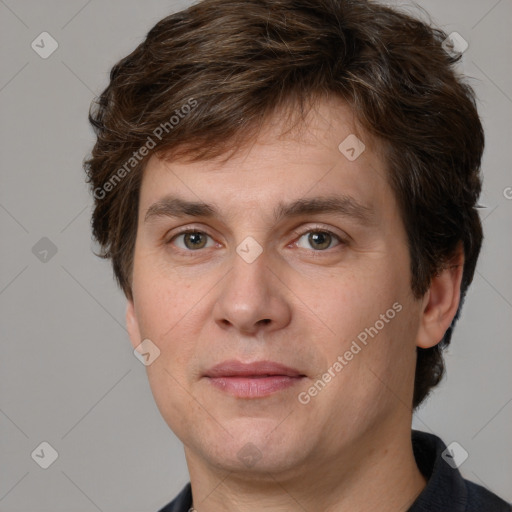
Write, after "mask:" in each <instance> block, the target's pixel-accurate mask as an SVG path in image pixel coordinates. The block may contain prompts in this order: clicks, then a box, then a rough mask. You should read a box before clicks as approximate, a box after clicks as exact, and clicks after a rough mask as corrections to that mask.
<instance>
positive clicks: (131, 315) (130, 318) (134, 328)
mask: <svg viewBox="0 0 512 512" xmlns="http://www.w3.org/2000/svg"><path fill="white" fill-rule="evenodd" d="M126 329H127V330H128V335H129V336H130V340H131V343H132V345H133V348H134V349H135V348H136V347H137V346H139V345H140V342H141V339H140V329H139V321H138V320H137V316H136V314H135V306H134V304H133V300H131V299H128V302H127V304H126Z"/></svg>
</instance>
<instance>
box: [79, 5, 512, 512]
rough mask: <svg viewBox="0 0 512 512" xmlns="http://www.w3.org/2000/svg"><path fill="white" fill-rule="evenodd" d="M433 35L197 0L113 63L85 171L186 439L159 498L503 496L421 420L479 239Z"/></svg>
mask: <svg viewBox="0 0 512 512" xmlns="http://www.w3.org/2000/svg"><path fill="white" fill-rule="evenodd" d="M445 39H446V34H443V33H442V32H441V31H439V30H436V29H432V28H429V27H428V26H427V25H425V24H423V23H422V22H420V21H417V20H415V19H413V18H411V17H409V16H407V15H404V14H401V13H399V12H397V11H394V10H392V9H390V8H388V7H385V6H382V5H379V4H377V3H375V2H366V1H358V2H354V1H348V0H345V1H340V0H301V1H297V0H278V1H266V0H247V1H238V0H205V1H203V2H200V3H198V4H197V5H194V6H192V7H190V8H189V9H187V10H185V11H182V12H179V13H176V14H174V15H172V16H169V17H167V18H165V19H163V20H162V21H160V22H159V23H157V25H156V26H155V27H154V28H153V29H152V30H151V31H150V32H149V34H148V36H147V38H146V40H145V41H144V42H143V43H142V44H141V45H140V46H139V47H138V48H137V49H136V50H135V51H134V52H133V53H132V54H130V55H129V56H127V57H126V58H124V59H122V60H121V61H120V62H119V63H118V64H116V65H115V66H114V68H113V69H112V72H111V81H110V84H109V85H108V87H107V88H106V90H105V91H104V92H103V94H102V95H101V97H100V98H99V101H98V102H97V104H96V106H95V107H94V108H93V109H92V110H91V113H90V121H91V123H92V125H93V127H94V128H95V130H96V134H97V142H96V145H95V147H94V149H93V151H92V155H91V157H90V158H89V159H88V160H87V162H86V170H87V173H88V177H89V181H90V183H91V188H92V191H93V194H94V197H95V211H94V214H93V231H94V235H95V237H96V239H97V240H98V241H99V242H100V244H101V245H102V247H103V251H104V252H103V256H104V257H109V258H111V259H112V262H113V266H114V271H115V275H116V277H117V279H118V282H119V284H120V286H121V287H122V289H123V291H124V293H125V294H126V297H127V299H128V307H127V326H128V331H129V334H130V338H131V341H132V344H133V347H134V349H135V350H137V351H138V352H139V353H140V354H141V357H143V358H144V361H145V364H146V365H147V374H148V378H149V382H150V386H151V389H152V392H153V395H154V398H155V401H156V403H157V406H158V408H159V410H160V412H161V414H162V416H163V418H164V419H165V421H166V422H167V423H168V425H169V427H170V428H171V429H172V430H173V431H174V432H175V434H176V435H177V436H178V437H179V438H180V439H181V441H182V442H183V443H184V446H185V455H186V459H187V464H188V469H189V473H190V482H191V483H190V484H189V485H187V486H186V487H185V489H184V490H183V492H182V493H181V494H180V495H179V496H178V497H177V498H176V499H175V500H174V501H173V502H172V503H170V504H169V505H167V506H166V507H164V508H163V509H162V511H165V512H169V511H175V512H176V511H186V510H189V509H193V510H197V511H198V512H218V511H229V512H231V511H247V512H249V511H260V510H275V511H285V510H286V511H288V510H294V511H295V510H297V511H301V510H304V511H327V512H346V511H361V512H367V511H374V510H379V511H381V512H391V511H407V510H408V511H411V512H412V511H414V512H420V511H436V512H444V511H450V512H459V511H460V512H462V511H466V512H470V511H483V510H485V511H497V512H499V511H505V510H510V507H509V505H508V504H507V503H505V502H504V501H503V500H501V499H500V498H498V497H497V496H495V495H494V494H492V493H490V492H489V491H488V490H486V489H484V488H482V487H480V486H478V485H476V484H474V483H471V482H469V481H466V480H464V479H463V478H462V477H461V475H460V473H459V471H458V469H457V468H456V466H457V465H456V464H450V463H449V462H450V461H449V457H450V456H452V457H453V454H450V452H446V446H445V445H444V444H443V442H442V441H441V440H440V439H439V438H437V437H436V436H433V435H430V434H426V433H421V432H416V431H413V432H411V418H412V412H413V409H414V408H416V407H417V406H418V405H419V404H420V403H421V402H422V401H423V400H424V399H425V398H426V396H427V395H428V393H429V391H430V390H431V389H432V388H433V387H434V386H435V385H436V384H437V383H438V382H439V380H440V379H441V376H442V374H443V361H442V355H441V349H442V348H443V347H445V346H446V345H448V344H449V342H450V339H451V334H452V329H453V327H454V324H455V321H456V320H457V318H458V315H459V312H460V309H461V306H462V302H463V299H464V296H465V293H466V290H467V288H468V286H469V284H470V283H471V281H472V278H473V273H474V270H475V265H476V261H477V258H478V254H479V251H480V246H481V242H482V229H481V224H480V220H479V216H478V213H477V211H476V204H477V199H478V196H479V193H480V188H481V181H480V175H479V169H480V160H481V155H482V151H483V146H484V137H483V132H482V126H481V123H480V120H479V117H478V114H477V111H476V108H475V102H474V97H473V93H472V91H471V89H470V88H469V87H468V86H467V85H465V84H464V82H463V81H462V79H460V78H459V77H458V76H457V75H456V73H455V72H454V70H453V65H454V63H455V62H456V60H457V57H456V56H454V55H453V54H452V53H448V52H447V51H445V49H444V48H445V47H446V44H444V45H443V42H444V41H445ZM447 459H448V462H447V461H446V460H447Z"/></svg>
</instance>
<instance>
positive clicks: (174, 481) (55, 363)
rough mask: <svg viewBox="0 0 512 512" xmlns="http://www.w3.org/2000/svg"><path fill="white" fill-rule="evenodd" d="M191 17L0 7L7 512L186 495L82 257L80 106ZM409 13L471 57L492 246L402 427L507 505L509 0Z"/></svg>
mask: <svg viewBox="0 0 512 512" xmlns="http://www.w3.org/2000/svg"><path fill="white" fill-rule="evenodd" d="M388 3H390V2H388ZM189 4H190V2H188V1H187V2H185V1H183V2H181V3H180V2H177V1H163V0H150V1H144V2H140V1H139V2H136V1H133V0H130V1H127V0H125V1H121V0H109V1H103V2H100V1H98V0H90V1H86V0H72V1H66V2H64V1H56V0H53V1H50V0H41V1H36V0H18V1H14V0H0V39H1V45H0V55H1V59H2V60H1V62H2V73H1V77H0V109H1V117H0V130H1V133H0V140H1V164H2V167H1V169H2V170H1V179H2V183H1V188H0V229H1V244H0V258H1V262H2V263H1V269H0V312H1V319H2V324H1V325H2V327H1V357H0V366H1V367H0V432H1V438H0V439H1V444H0V511H2V512H42V511H48V512H50V511H51V512H75V511H76V512H78V511H84V512H86V511H87V512H88V511H97V510H100V511H104V512H107V511H112V512H114V511H115V512H117V511H123V512H132V511H133V512H140V511H156V510H157V509H158V508H159V507H161V506H162V505H163V504H165V503H167V501H169V500H170V499H171V498H172V497H173V496H174V495H175V494H176V493H177V492H178V491H179V490H180V489H181V488H182V486H183V485H184V484H185V483H186V482H187V481H188V475H187V470H186V465H185V459H184V456H183V449H182V447H181V443H180V442H179V441H178V440H177V439H176V438H175V436H174V435H173V434H172V432H171V431H170V430H169V429H168V427H167V425H166V424H165V422H164V421H163V419H162V418H161V417H160V414H159V412H158V410H157V408H156V405H155V404H154V401H153V397H152V395H151V392H150V389H149V385H148V383H147V379H146V373H145V368H144V366H143V365H142V364H141V363H140V362H139V361H138V360H137V359H136V358H135V357H134V355H133V353H132V346H131V344H130V342H129V340H128V337H127V333H126V330H125V328H124V313H125V300H124V296H123V295H122V294H121V292H120V291H119V290H118V289H117V288H116V286H115V284H114V282H113V280H112V272H111V269H110V264H109V263H108V262H105V261H102V260H100V259H99V258H97V257H95V256H94V255H93V254H92V248H93V245H92V242H91V238H90V230H89V219H90V212H91V205H92V200H91V197H90V196H89V194H88V190H87V186H86V184H85V183H84V175H83V172H82V168H81V165H82V159H83V158H84V156H85V155H86V154H87V153H88V152H89V151H90V149H91V147H92V144H93V141H94V139H93V135H92V131H91V130H90V128H89V126H88V122H87V112H88V108H89V104H90V102H91V100H92V99H93V97H94V95H96V94H99V93H100V92H101V90H102V89H103V88H104V87H105V86H106V84H107V80H108V73H109V71H110V68H111V67H112V65H113V64H114V63H115V62H117V61H118V60H119V59H120V58H121V57H123V56H125V55H126V54H127V53H129V52H131V51H132V50H133V49H134V48H135V46H136V45H137V44H138V43H139V42H140V41H141V39H142V38H143V37H144V36H145V34H146V32H147V31H148V30H149V28H151V27H152V26H153V25H154V24H155V23H156V22H157V21H158V20H159V19H161V18H162V17H164V16H165V15H167V14H169V13H171V12H173V11H176V10H180V9H181V8H183V7H185V6H187V5H189ZM419 5H421V6H423V7H424V8H425V9H426V10H427V11H428V12H429V13H430V14H431V15H432V16H433V18H434V20H435V21H436V22H437V23H438V24H439V25H441V26H442V27H443V28H444V29H445V30H446V31H447V32H448V33H450V32H451V31H457V32H459V33H460V34H461V35H462V36H463V37H464V38H465V39H466V40H467V41H468V42H469V49H468V50H467V51H466V52H465V54H464V60H463V63H462V64H461V70H462V71H464V72H465V73H467V74H469V75H470V76H471V77H472V78H471V79H470V80H471V84H472V85H473V86H474V88H475V89H476V92H477V95H478V98H479V105H480V112H481V115H482V118H483V122H484V125H485V129H486V136H487V147H486V152H485V156H484V162H483V169H484V176H485V185H484V193H483V195H482V198H481V201H480V202H481V204H483V205H484V206H486V208H485V209H483V210H481V215H482V218H483V219H484V230H485V235H486V239H485V244H484V247H483V251H482V255H481V258H480V261H479V264H478V267H477V273H476V276H475V280H474V283H473V285H472V288H471V289H470V292H469V294H468V297H467V300H466V304H465V307H464V310H463V316H462V318H461V320H460V323H459V325H458V327H457V329H456V331H455V335H454V338H453V343H452V346H451V348H450V350H449V352H448V353H447V354H446V359H447V366H448V376H447V378H445V380H444V381H443V383H442V385H441V386H440V387H439V389H438V390H437V391H436V392H435V393H434V395H433V397H432V398H431V399H430V400H429V402H428V403H427V405H426V406H424V407H423V408H422V409H421V410H420V411H419V412H418V413H417V414H416V416H415V419H414V426H415V427H416V428H419V429H422V430H426V431H430V432H434V433H436V434H438V435H439V436H441V437H442V438H443V440H444V441H445V442H446V443H447V444H448V443H450V442H452V441H457V442H458V443H460V444H461V445H462V446H463V447H464V448H465V450H467V452H468V453H469V457H468V459H467V460H466V461H465V462H464V464H463V465H462V466H461V468H460V469H461V471H462V473H463V474H464V475H465V476H466V477H467V478H469V479H471V480H474V481H476V482H478V483H481V484H483V485H486V486H487V487H488V488H490V489H491V490H493V491H494V492H496V493H498V494H500V495H501V496H503V497H504V498H506V499H507V500H512V485H511V484H512V457H511V444H512V443H511V438H510V433H511V429H510V427H511V425H512V403H511V402H512V386H511V384H512V377H511V371H510V361H511V360H512V343H511V335H510V332H511V330H512V320H511V318H512V291H511V290H512V286H511V285H512V270H511V264H510V254H511V252H512V251H511V249H512V237H511V233H512V230H511V227H512V226H511V224H512V223H511V214H512V200H511V199H507V196H508V197H509V198H510V197H512V189H508V188H507V187H512V174H511V171H510V169H511V160H512V159H511V156H510V149H511V142H512V141H511V131H512V129H511V127H512V123H511V121H512V64H511V60H510V49H511V48H512V35H511V34H512V31H510V20H512V0H499V1H498V0H478V1H477V0H473V1H468V0H450V2H446V1H444V0H430V1H421V2H419ZM43 31H47V32H49V33H50V34H51V35H52V37H53V38H55V40H56V41H57V42H58V45H59V47H58V49H57V50H56V51H55V53H53V54H52V55H51V56H50V57H49V58H47V59H42V58H41V57H40V56H39V55H38V54H37V53H36V52H35V51H34V50H33V49H32V48H31V42H32V41H33V40H34V39H35V38H36V37H37V36H38V35H39V34H40V33H41V32H43ZM507 191H509V193H507ZM43 237H47V238H48V239H50V240H51V242H52V243H53V244H54V245H55V248H56V249H57V252H56V254H54V255H52V253H51V251H50V252H49V253H48V254H47V256H46V258H47V261H46V262H44V261H40V259H39V258H40V257H42V254H43V253H39V257H36V256H37V254H38V253H37V249H40V245H41V244H42V245H43V249H44V246H45V244H48V242H47V241H43V242H39V244H40V245H37V246H36V250H34V252H36V254H34V253H33V252H32V251H33V247H34V245H35V244H36V243H38V241H39V240H40V239H41V238H43ZM43 441H46V442H48V443H50V445H51V446H53V448H54V449H55V450H56V451H57V452H58V458H57V460H56V461H55V462H54V463H53V464H52V465H51V466H50V467H49V468H48V469H46V470H45V469H42V468H41V467H39V465H38V464H36V462H35V461H34V460H33V459H32V458H31V453H32V452H33V451H34V450H35V449H36V448H37V447H38V446H39V444H40V443H41V442H43ZM47 453H48V452H47Z"/></svg>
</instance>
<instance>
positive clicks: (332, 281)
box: [127, 100, 421, 474]
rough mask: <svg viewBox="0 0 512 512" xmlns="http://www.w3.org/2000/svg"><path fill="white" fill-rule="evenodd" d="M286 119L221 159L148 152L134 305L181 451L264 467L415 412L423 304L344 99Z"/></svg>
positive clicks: (309, 457) (341, 443)
mask: <svg viewBox="0 0 512 512" xmlns="http://www.w3.org/2000/svg"><path fill="white" fill-rule="evenodd" d="M279 119H280V118H279V117H278V116H276V117H275V118H274V121H273V122H269V123H268V124H267V125H266V127H265V130H263V131H261V132H260V134H259V137H258V138H257V140H255V141H253V142H254V143H253V144H252V145H250V147H247V148H245V149H243V150H241V151H239V152H238V153H237V154H236V155H234V156H233V157H232V158H230V159H229V160H227V161H225V162H222V161H221V159H214V160H208V161H202V162H195V163H191V162H187V161H185V160H181V161H169V162H165V161H163V160H159V159H157V158H156V157H154V156H153V157H152V158H151V159H150V160H149V162H148V164H147V167H146V169H145V171H144V176H143V181H142V187H141V192H140V205H139V222H138V231H137V237H136V246H135V253H134V267H133V287H132V290H133V302H130V303H129V305H128V313H127V322H128V327H129V332H130V336H131V339H132V344H133V346H134V347H136V346H138V345H139V344H140V343H141V341H142V340H144V339H149V340H151V342H152V343H153V344H154V345H155V346H156V347H158V349H159V351H160V355H159V356H158V357H157V358H156V359H155V360H154V361H153V362H152V363H151V364H150V365H148V366H147V367H146V369H147V374H148V378H149V382H150V386H151V389H152V393H153V395H154V398H155V400H156V403H157V406H158V408H159V410H160V412H161V414H162V416H163V418H164V419H165V421H166V422H167V423H168V425H169V427H170V428H171V429H172V430H173V431H174V432H175V434H176V435H177V436H178V437H179V438H180V439H181V440H182V441H183V443H184V445H185V449H186V453H187V458H190V459H195V460H200V461H203V463H204V464H208V465H211V466H212V467H217V468H224V469H226V470H236V471H239V472H240V471H250V472H252V473H254V474H255V473H257V472H258V471H260V472H262V473H264V472H269V471H270V472H274V473H278V472H283V473H285V472H293V471H299V470H300V468H301V467H304V466H305V465H308V466H311V465H315V464H320V461H324V462H325V461H326V460H329V459H332V458H335V457H338V456H339V455H340V454H342V453H344V452H345V453H348V452H349V451H350V450H352V449H355V447H358V446H361V444H362V442H363V441H364V440H366V441H368V440H369V439H372V438H373V439H376V438H377V437H378V436H379V435H384V433H385V432H386V431H387V430H386V429H391V428H394V427H396V425H398V424H400V423H403V422H404V421H406V419H407V418H408V417H409V416H410V410H409V409H408V408H407V407H404V403H405V404H409V403H411V397H412V390H413V382H414V365H415V350H416V347H415V345H416V335H417V331H418V325H419V318H420V309H421V307H420V306H421V305H420V304H419V303H418V302H417V301H415V300H414V299H413V296H412V293H411V290H410V279H411V276H410V270H409V263H410V262H409V255H408V250H407V243H406V235H405V231H404V227H403V223H402V220H401V218H400V215H399V212H398V208H397V203H396V200H395V198H394V196H393V193H392V191H391V189H390V187H389V185H388V183H387V180H386V166H385V162H384V158H383V156H382V152H381V151H380V148H379V145H378V143H377V142H376V141H374V140H372V139H371V138H370V137H369V136H367V135H365V134H364V133H363V132H362V131H361V130H357V129H356V126H355V124H354V117H353V114H352V112H351V110H350V109H349V108H348V107H347V106H345V105H344V104H343V103H341V102H340V101H334V100H333V101H331V102H327V101H324V102H322V103H319V104H318V105H317V107H316V108H315V109H314V110H313V111H312V112H311V113H310V115H309V117H308V120H307V123H306V124H303V125H302V127H303V128H306V129H302V130H301V131H300V133H299V132H290V133H288V134H287V135H286V136H281V133H282V132H283V127H282V126H281V125H280V124H279ZM354 134H357V137H358V138H359V139H360V140H361V141H362V142H363V143H364V145H365V148H364V151H363V152H362V153H361V154H360V155H359V156H358V157H357V158H355V159H354V157H355V156H357V154H358V152H359V150H360V147H358V146H357V145H354V139H348V142H346V143H345V144H344V145H343V144H342V149H341V150H340V149H339V147H338V146H339V145H340V143H342V142H343V141H344V140H345V139H346V138H347V137H348V136H349V135H352V137H353V136H354ZM350 142H351V143H350ZM351 147H352V148H353V149H354V151H352V150H351V149H350V148H351ZM347 156H348V157H350V158H347ZM190 203H194V204H190ZM197 203H199V204H197ZM407 421H408V420H407ZM377 427H378V428H377ZM409 428H410V424H408V425H407V429H409ZM379 433H380V434H379Z"/></svg>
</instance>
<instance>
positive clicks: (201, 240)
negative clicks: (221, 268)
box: [168, 229, 215, 251]
mask: <svg viewBox="0 0 512 512" xmlns="http://www.w3.org/2000/svg"><path fill="white" fill-rule="evenodd" d="M208 239H210V245H207V244H208ZM168 243H169V244H174V245H176V247H178V248H179V249H182V250H184V251H195V250H197V249H204V248H207V247H213V246H214V245H215V242H214V241H213V239H212V238H211V237H210V236H209V235H207V234H206V233H204V232H203V231H197V230H193V229H190V230H187V231H182V232H181V233H179V234H178V235H175V236H173V237H172V238H171V239H170V240H169V242H168Z"/></svg>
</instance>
